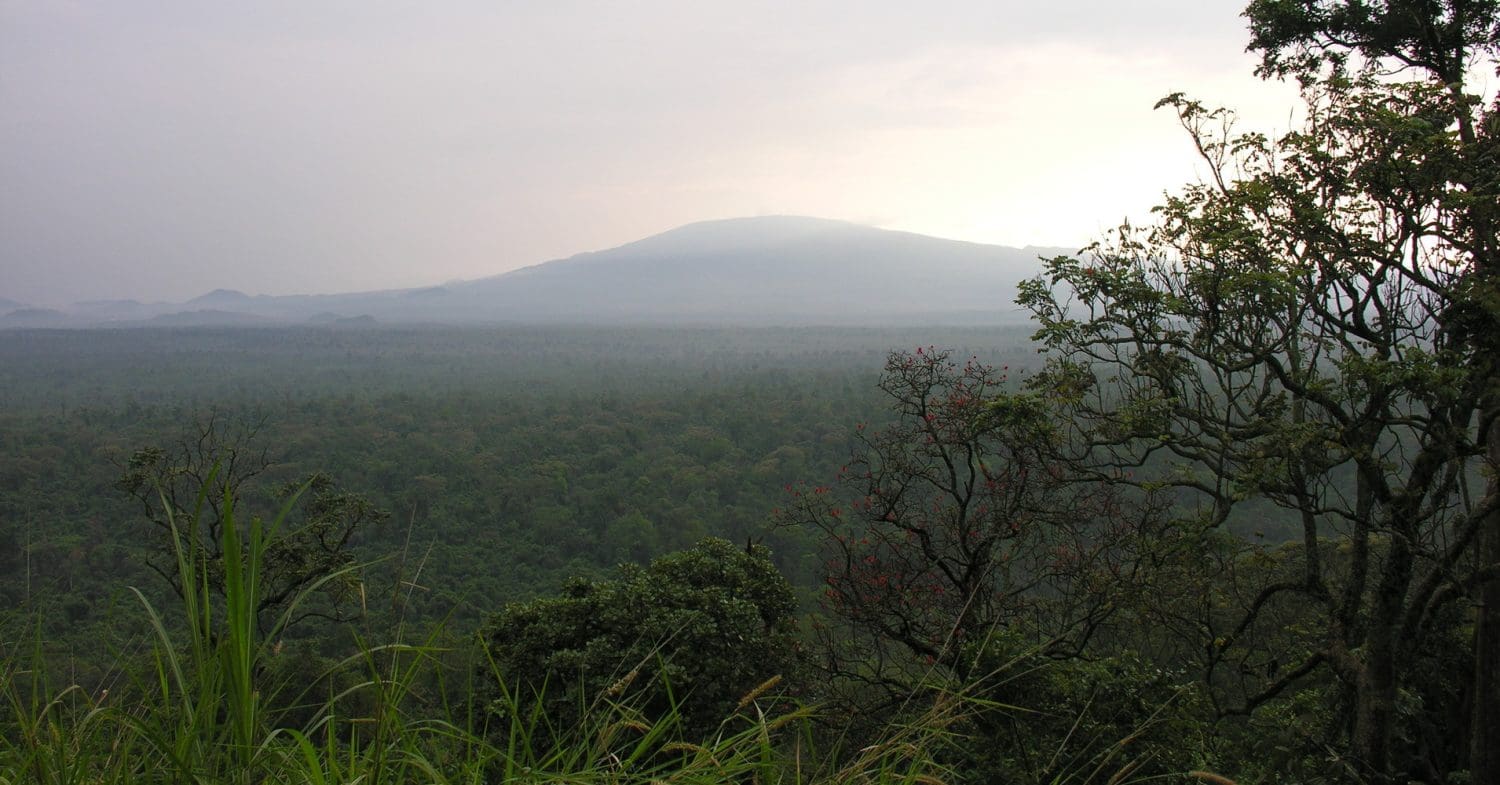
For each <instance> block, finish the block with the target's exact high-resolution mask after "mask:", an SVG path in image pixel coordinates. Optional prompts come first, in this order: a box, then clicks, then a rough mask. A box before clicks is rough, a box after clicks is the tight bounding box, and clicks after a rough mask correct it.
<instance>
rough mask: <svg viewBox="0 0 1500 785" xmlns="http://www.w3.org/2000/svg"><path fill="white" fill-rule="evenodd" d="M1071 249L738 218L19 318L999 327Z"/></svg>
mask: <svg viewBox="0 0 1500 785" xmlns="http://www.w3.org/2000/svg"><path fill="white" fill-rule="evenodd" d="M1061 252H1062V251H1061V250H1060V249H1041V248H1024V249H1017V248H1004V247H1000V246H993V245H982V244H978V243H968V242H960V241H957V240H943V239H939V238H935V237H927V236H923V235H918V234H911V233H908V232H894V231H888V230H884V229H874V228H870V227H867V226H860V225H857V224H852V223H845V222H843V221H830V220H824V219H819V218H803V217H796V216H771V217H761V218H736V219H729V220H722V221H705V222H702V223H695V224H689V225H687V226H683V227H680V228H677V229H673V230H671V231H668V232H664V233H662V234H658V235H655V236H652V237H647V238H645V239H643V240H638V241H636V242H633V243H629V244H626V245H622V246H620V247H618V248H612V249H609V250H605V251H597V252H593V253H583V254H578V255H577V256H572V257H569V258H567V259H559V260H555V261H551V262H546V263H543V264H538V265H534V266H531V267H526V268H523V269H520V270H515V271H512V272H508V273H504V274H501V275H496V276H493V277H489V278H482V279H479V280H473V281H456V282H448V283H445V284H442V285H440V286H430V287H423V288H417V289H405V290H392V291H379V292H360V293H350V294H330V295H291V296H280V297H275V296H267V295H256V296H251V295H247V294H245V293H243V292H238V291H234V290H229V289H217V290H215V291H212V292H209V293H208V294H205V295H202V296H200V297H196V298H194V299H192V300H189V301H187V302H186V303H179V304H168V303H152V304H149V305H148V304H142V303H137V302H134V301H116V302H99V303H80V304H77V305H75V306H74V307H73V308H72V309H70V310H69V311H68V312H67V314H66V316H65V317H58V316H56V315H50V314H49V315H48V316H46V317H41V318H37V317H36V316H33V317H30V318H24V319H20V320H15V321H25V322H28V323H34V322H35V321H47V322H49V323H56V322H57V321H59V320H60V319H63V320H65V321H67V323H68V324H69V325H72V326H87V325H89V324H112V325H116V326H127V325H130V324H136V325H157V326H160V325H164V324H170V325H183V326H187V325H202V324H216V325H231V324H261V323H277V322H281V323H304V324H305V323H309V322H312V323H331V322H332V321H333V320H334V319H338V318H339V317H341V316H342V315H344V314H361V315H362V317H361V318H360V321H361V322H365V321H366V318H367V319H368V320H369V321H378V322H379V323H391V322H408V323H410V322H442V323H464V322H468V323H477V322H490V323H494V322H533V323H548V322H550V323H559V322H582V323H627V322H628V323H637V324H642V323H662V324H764V325H770V324H784V325H810V324H846V325H872V326H874V325H887V324H913V323H932V324H994V323H1005V322H1015V321H1020V320H1021V319H1022V315H1021V314H1020V313H1019V312H1018V310H1017V309H1016V306H1015V305H1014V299H1015V293H1016V283H1017V282H1018V281H1020V280H1021V279H1023V278H1026V277H1029V276H1032V275H1036V274H1037V272H1039V271H1040V269H1041V265H1040V262H1039V261H1038V258H1039V257H1042V256H1050V255H1056V254H1058V253H1061ZM37 316H39V315H37ZM14 323H15V322H14V321H13V322H12V324H14Z"/></svg>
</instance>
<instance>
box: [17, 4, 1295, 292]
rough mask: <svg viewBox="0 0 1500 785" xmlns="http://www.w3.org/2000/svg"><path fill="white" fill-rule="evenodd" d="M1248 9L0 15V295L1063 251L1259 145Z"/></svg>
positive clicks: (64, 7)
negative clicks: (559, 261) (1206, 151)
mask: <svg viewBox="0 0 1500 785" xmlns="http://www.w3.org/2000/svg"><path fill="white" fill-rule="evenodd" d="M1243 5H1244V2H1243V0H1239V1H1238V2H1233V1H1227V0H1171V1H1168V0H1128V1H1127V0H1057V1H1056V2H1051V3H1038V2H1008V1H1006V0H982V1H976V2H925V3H914V2H911V0H901V2H886V0H863V2H858V3H855V2H822V1H821V0H795V1H794V2H793V1H789V2H740V3H735V4H730V3H727V2H715V1H714V0H694V1H691V2H689V1H686V0H684V1H683V2H657V1H656V0H632V2H619V0H614V1H613V2H577V1H574V0H546V1H545V2H543V1H541V0H536V1H535V2H517V1H516V0H482V1H476V2H436V1H433V2H415V1H414V0H413V1H412V2H403V3H387V2H371V0H349V1H348V2H321V1H319V0H288V1H287V2H267V1H266V0H256V1H255V2H237V3H230V2H194V1H192V0H183V1H182V2H152V1H151V0H136V1H132V2H120V0H99V1H98V2H70V1H69V0H40V1H38V2H28V0H0V297H8V298H10V299H15V300H21V301H24V302H32V303H43V304H57V303H64V302H69V301H73V300H83V299H101V298H138V299H147V300H151V299H172V300H177V299H185V298H187V297H191V296H194V295H197V294H201V293H203V292H205V291H207V290H209V289H212V288H217V287H226V288H235V289H241V290H244V291H247V292H250V293H252V294H254V293H268V294H284V293H292V292H331V291H349V290H363V289H378V288H391V287H403V286H417V285H425V284H432V283H439V282H442V281H445V280H451V279H455V278H476V277H482V276H485V275H492V274H495V273H499V272H503V271H505V270H508V269H512V268H515V267H519V266H523V265H526V264H533V263H536V262H539V261H544V260H547V259H551V258H556V257H561V256H567V255H570V254H573V253H576V252H579V251H585V250H594V249H599V248H605V247H610V246H614V245H618V244H621V243H624V242H628V241H631V240H634V239H638V238H640V237H644V236H646V235H649V234H653V233H656V232H659V231H663V230H666V229H669V228H672V227H674V226H678V225H681V224H684V223H689V222H692V221H698V220H704V219H711V218H725V217H732V216H742V215H758V214H779V213H791V214H804V215H816V216H823V217H829V218H843V219H847V220H852V221H858V222H861V223H867V224H871V225H876V226H883V227H889V228H895V229H905V230H910V231H917V232H923V233H927V234H935V235H939V236H943V237H953V238H960V239H968V240H976V241H981V242H995V243H1002V244H1007V245H1028V244H1031V245H1062V246H1079V245H1082V244H1084V243H1086V242H1088V241H1089V240H1090V239H1092V238H1094V237H1095V236H1097V235H1098V234H1099V233H1100V232H1101V231H1102V230H1104V229H1106V228H1108V227H1110V226H1113V225H1115V224H1116V223H1118V222H1119V220H1120V219H1121V218H1124V217H1126V216H1137V217H1140V216H1143V215H1144V214H1145V212H1146V210H1147V209H1148V208H1149V206H1150V205H1152V204H1154V203H1155V202H1156V201H1157V200H1158V198H1159V197H1160V195H1161V193H1162V191H1163V190H1164V189H1167V188H1169V187H1173V186H1174V185H1176V184H1180V183H1181V182H1183V181H1184V180H1187V179H1190V178H1192V177H1193V176H1194V171H1195V167H1194V164H1193V161H1192V158H1191V155H1190V154H1189V149H1188V147H1187V145H1186V144H1185V139H1184V137H1183V135H1182V133H1181V132H1180V131H1179V130H1178V129H1177V128H1176V125H1175V121H1174V119H1173V117H1172V116H1171V115H1169V114H1168V113H1166V112H1153V111H1152V109H1151V107H1152V104H1153V103H1154V102H1155V101H1156V99H1157V98H1159V97H1161V96H1162V95H1164V94H1166V93H1168V92H1172V91H1178V90H1182V91H1187V92H1189V93H1191V94H1193V95H1196V96H1199V97H1202V98H1204V99H1207V100H1211V101H1213V102H1215V103H1223V104H1227V105H1232V106H1236V107H1238V108H1240V109H1241V110H1242V111H1243V113H1244V115H1245V116H1246V118H1247V121H1248V122H1250V123H1252V124H1253V125H1254V127H1258V128H1264V129H1266V130H1276V129H1278V128H1285V127H1286V125H1287V116H1288V114H1287V113H1288V111H1289V108H1290V107H1291V106H1292V103H1293V101H1292V92H1291V90H1290V89H1288V88H1286V87H1284V86H1276V85H1266V84H1264V83H1261V82H1260V81H1258V80H1256V79H1255V78H1254V77H1253V76H1252V75H1251V73H1250V71H1251V68H1252V63H1253V61H1252V59H1251V58H1250V56H1248V55H1246V54H1245V53H1244V51H1243V50H1244V45H1245V41H1246V34H1245V31H1244V22H1243V20H1242V19H1240V18H1239V16H1238V14H1239V12H1240V10H1241V8H1242V7H1243Z"/></svg>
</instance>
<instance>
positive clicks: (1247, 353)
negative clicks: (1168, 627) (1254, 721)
mask: <svg viewBox="0 0 1500 785" xmlns="http://www.w3.org/2000/svg"><path fill="white" fill-rule="evenodd" d="M1496 5H1497V4H1496V3H1494V2H1466V1H1465V0H1449V1H1448V2H1395V1H1394V0H1392V1H1391V2H1384V3H1364V2H1312V1H1311V0H1260V1H1258V2H1254V3H1252V4H1251V5H1250V7H1249V9H1248V11H1247V16H1248V17H1249V19H1250V21H1251V29H1252V35H1253V39H1252V48H1253V49H1255V50H1257V51H1259V52H1261V53H1262V54H1263V55H1264V60H1263V66H1262V72H1263V73H1264V74H1267V75H1274V76H1286V75H1292V76H1296V77H1297V78H1298V79H1299V80H1300V82H1301V84H1302V86H1303V98H1304V113H1305V115H1306V116H1305V118H1304V119H1303V120H1302V122H1301V127H1300V128H1298V129H1297V130H1294V131H1292V132H1290V133H1287V134H1285V135H1284V136H1282V137H1280V138H1277V139H1274V140H1273V139H1269V138H1267V137H1265V136H1263V135H1257V134H1238V133H1236V132H1235V130H1234V129H1233V126H1232V116H1231V115H1230V114H1229V113H1228V112H1225V111H1223V110H1210V109H1207V108H1206V107H1204V106H1203V105H1202V104H1200V103H1197V102H1195V101H1191V100H1188V99H1187V98H1185V97H1182V96H1171V97H1169V98H1167V99H1165V100H1164V101H1163V102H1162V104H1161V105H1162V106H1167V107H1170V108H1171V109H1173V110H1174V111H1175V112H1176V113H1177V114H1178V117H1179V118H1180V119H1181V121H1182V124H1183V126H1184V128H1185V129H1186V130H1187V132H1188V134H1189V136H1190V138H1191V139H1192V142H1193V143H1194V145H1195V146H1196V147H1197V149H1198V150H1199V151H1200V153H1201V154H1202V157H1203V160H1204V161H1205V163H1206V165H1207V169H1208V172H1209V177H1208V178H1207V179H1206V181H1205V182H1202V183H1199V184H1195V185H1189V186H1188V187H1187V188H1186V189H1185V190H1184V191H1183V192H1182V193H1181V194H1180V195H1177V196H1173V197H1170V198H1168V200H1167V201H1166V203H1165V204H1164V205H1162V206H1161V207H1160V208H1158V211H1157V221H1156V223H1155V224H1154V225H1152V226H1149V227H1144V228H1138V227H1132V226H1129V225H1126V226H1124V227H1122V228H1121V229H1120V230H1119V231H1118V232H1116V233H1115V234H1114V235H1113V236H1112V237H1110V238H1108V239H1107V240H1105V241H1102V242H1100V243H1099V244H1096V245H1095V246H1093V247H1091V248H1090V249H1087V252H1086V254H1085V255H1084V256H1083V258H1082V259H1080V258H1074V257H1061V258H1057V259H1053V260H1051V261H1050V262H1049V263H1048V272H1047V275H1046V276H1045V278H1041V279H1037V280H1034V281H1031V282H1029V283H1028V284H1026V285H1025V286H1024V287H1023V291H1022V296H1021V302H1022V303H1023V305H1025V306H1026V307H1028V308H1029V309H1030V310H1031V311H1032V313H1033V316H1034V317H1035V319H1036V320H1037V322H1038V324H1039V331H1038V333H1037V337H1038V339H1039V340H1040V341H1041V342H1042V344H1043V346H1044V347H1045V349H1046V351H1048V352H1049V353H1050V357H1049V359H1048V362H1047V365H1046V368H1045V370H1044V371H1043V372H1041V373H1039V374H1038V375H1037V376H1036V377H1034V379H1033V380H1032V382H1031V388H1030V389H1031V390H1032V391H1033V392H1035V393H1037V394H1039V395H1047V396H1049V398H1050V399H1051V400H1054V401H1057V402H1059V403H1060V404H1062V405H1063V406H1064V407H1065V409H1066V411H1068V412H1069V414H1070V415H1071V417H1070V419H1071V422H1072V423H1073V424H1074V425H1073V427H1072V428H1071V432H1070V434H1069V436H1068V438H1067V439H1066V440H1065V443H1066V444H1068V445H1069V446H1070V452H1071V455H1070V458H1069V461H1068V463H1069V466H1070V467H1071V469H1072V470H1073V471H1079V472H1082V473H1084V474H1089V473H1092V474H1093V475H1094V476H1096V477H1098V478H1100V479H1101V480H1103V479H1110V480H1112V481H1118V478H1119V477H1120V476H1121V474H1122V472H1125V471H1129V472H1132V478H1133V479H1131V480H1129V481H1130V482H1134V483H1136V484H1139V485H1140V486H1142V487H1147V488H1153V489H1163V488H1167V489H1171V490H1172V492H1173V493H1175V494H1177V496H1178V498H1179V501H1180V513H1179V514H1178V515H1177V519H1176V525H1175V530H1176V533H1177V537H1178V539H1179V540H1180V542H1181V543H1182V544H1183V547H1184V549H1185V553H1184V555H1185V556H1188V557H1191V556H1192V555H1193V554H1192V551H1193V550H1195V549H1196V550H1197V551H1198V552H1200V553H1201V551H1202V549H1204V548H1206V547H1212V548H1213V549H1215V552H1217V553H1220V554H1223V555H1221V556H1220V557H1217V558H1220V559H1221V563H1223V564H1228V565H1244V564H1247V563H1249V562H1247V559H1248V558H1250V557H1261V558H1263V557H1265V556H1266V555H1267V554H1268V551H1269V548H1268V547H1266V546H1260V545H1257V544H1254V543H1252V542H1250V541H1247V540H1244V539H1240V538H1237V537H1224V536H1222V534H1221V532H1223V531H1224V530H1225V529H1226V528H1228V527H1230V526H1231V525H1232V524H1233V523H1234V522H1235V521H1236V520H1237V519H1241V518H1243V517H1244V516H1245V515H1247V514H1254V515H1261V516H1263V515H1265V514H1266V512H1267V510H1268V509H1279V510H1281V511H1282V513H1281V514H1282V515H1283V516H1284V517H1285V518H1286V519H1287V520H1289V521H1291V522H1292V523H1293V524H1294V525H1295V527H1296V530H1297V542H1298V548H1297V553H1296V555H1295V558H1293V559H1289V560H1286V563H1288V564H1291V565H1293V566H1294V568H1295V569H1293V570H1292V571H1290V572H1287V571H1278V570H1259V571H1253V570H1246V569H1240V570H1239V571H1238V572H1236V573H1235V577H1234V579H1233V580H1230V579H1229V578H1228V576H1218V578H1217V579H1216V580H1217V586H1218V590H1219V595H1218V600H1217V602H1215V603H1213V604H1205V605H1204V606H1202V607H1201V608H1200V615H1199V617H1198V618H1196V619H1195V620H1193V622H1192V623H1191V624H1188V625H1185V626H1184V629H1185V630H1188V631H1190V633H1191V635H1192V636H1194V637H1195V638H1196V640H1192V641H1189V642H1185V643H1186V645H1185V647H1184V650H1185V651H1193V652H1196V653H1197V654H1196V657H1197V659H1198V660H1199V662H1200V665H1201V666H1202V674H1203V679H1204V681H1205V683H1206V684H1208V685H1209V686H1210V687H1212V688H1213V690H1214V694H1215V695H1216V698H1217V700H1218V701H1219V707H1220V712H1221V713H1222V714H1235V713H1248V712H1253V711H1255V710H1256V709H1258V708H1259V707H1262V706H1265V705H1267V704H1268V703H1269V702H1271V701H1274V700H1277V699H1278V698H1281V697H1284V696H1285V695H1287V694H1288V693H1289V691H1290V690H1292V689H1295V688H1296V687H1297V686H1298V685H1303V684H1306V683H1308V680H1310V679H1313V678H1317V677H1319V676H1320V675H1321V674H1328V675H1331V676H1332V677H1333V679H1335V680H1336V684H1337V689H1338V690H1339V691H1340V692H1341V693H1342V695H1343V699H1344V701H1345V703H1344V705H1345V706H1347V711H1345V712H1342V716H1340V717H1338V718H1337V721H1336V727H1335V729H1334V730H1333V731H1332V733H1333V739H1334V740H1335V741H1337V742H1338V743H1339V744H1340V746H1342V747H1343V749H1345V750H1346V751H1347V755H1348V758H1349V760H1350V761H1351V762H1352V764H1353V765H1355V766H1357V767H1358V768H1359V769H1360V771H1361V773H1362V774H1364V775H1366V776H1368V777H1370V778H1372V779H1374V780H1377V781H1386V780H1388V779H1390V778H1392V777H1393V776H1394V775H1395V774H1396V773H1397V772H1398V770H1400V769H1413V768H1415V769H1417V770H1416V771H1414V772H1413V774H1414V775H1415V776H1424V777H1425V776H1430V775H1431V772H1430V771H1423V770H1421V769H1422V768H1424V767H1425V768H1427V769H1438V770H1440V771H1442V770H1450V769H1454V768H1462V763H1461V762H1460V761H1455V760H1452V759H1446V758H1443V756H1442V755H1441V754H1440V753H1437V752H1433V751H1430V750H1423V749H1421V748H1420V746H1418V745H1414V744H1406V743H1404V742H1405V741H1406V738H1405V736H1403V735H1398V734H1397V730H1398V725H1399V723H1400V716H1399V712H1398V708H1397V701H1398V696H1399V695H1400V694H1401V693H1402V691H1403V690H1404V689H1405V688H1406V687H1407V686H1408V685H1410V684H1411V682H1412V680H1413V678H1414V676H1415V674H1414V670H1415V669H1416V667H1417V663H1418V656H1419V653H1420V652H1421V651H1422V650H1423V644H1424V641H1429V640H1431V639H1432V636H1433V635H1434V629H1435V627H1439V626H1441V625H1445V624H1450V623H1452V619H1453V616H1454V614H1453V613H1452V612H1451V611H1452V610H1453V609H1454V607H1455V606H1458V605H1461V603H1463V602H1466V601H1480V602H1482V603H1483V606H1482V608H1483V610H1482V612H1481V613H1480V614H1479V617H1478V622H1479V625H1478V626H1479V629H1480V640H1479V643H1478V647H1477V648H1478V650H1479V652H1478V657H1477V662H1476V663H1475V673H1476V679H1475V682H1476V691H1477V695H1476V701H1477V702H1478V703H1480V704H1487V706H1476V707H1475V713H1474V720H1473V722H1472V723H1471V727H1470V728H1469V730H1470V731H1471V733H1472V738H1473V744H1472V748H1473V755H1472V758H1473V763H1472V766H1473V772H1474V776H1475V781H1495V776H1496V775H1497V774H1500V771H1497V770H1496V769H1494V768H1486V767H1493V765H1494V764H1493V763H1492V762H1487V761H1486V760H1484V759H1485V758H1487V757H1488V756H1490V755H1493V754H1494V752H1493V747H1494V745H1493V744H1492V739H1493V734H1494V733H1495V730H1494V726H1493V725H1492V723H1493V718H1492V717H1490V716H1489V715H1488V713H1489V712H1493V711H1496V709H1495V707H1496V706H1500V700H1496V699H1487V698H1486V696H1487V695H1492V694H1493V692H1492V691H1493V690H1494V689H1495V687H1494V685H1493V678H1494V673H1495V665H1493V664H1489V665H1487V664H1486V662H1487V659H1486V658H1489V657H1493V656H1494V655H1493V653H1492V652H1490V651H1489V650H1488V648H1487V647H1490V646H1493V645H1494V644H1492V643H1487V642H1486V639H1485V637H1484V636H1485V635H1486V634H1487V633H1486V630H1487V629H1490V627H1489V625H1491V624H1493V623H1494V619H1493V613H1495V612H1500V596H1494V592H1495V586H1496V583H1495V576H1496V574H1497V571H1500V554H1497V553H1496V550H1495V548H1496V547H1497V545H1496V541H1497V538H1500V528H1497V523H1500V517H1497V516H1500V493H1497V487H1496V485H1495V470H1496V468H1497V466H1500V461H1497V458H1500V430H1497V429H1500V422H1497V419H1496V413H1497V410H1500V388H1497V374H1496V365H1495V364H1496V362H1497V361H1500V345H1497V342H1500V323H1497V322H1500V308H1497V305H1500V297H1497V291H1500V290H1497V288H1496V286H1495V278H1494V276H1495V269H1496V268H1495V263H1496V255H1495V254H1496V237H1495V227H1496V222H1495V215H1496V210H1497V205H1500V187H1497V183H1500V151H1497V145H1496V135H1497V134H1496V132H1497V124H1500V112H1497V107H1496V106H1495V105H1494V104H1493V103H1491V104H1490V105H1489V106H1486V105H1485V103H1484V100H1485V99H1483V98H1481V97H1479V96H1475V95H1472V94H1470V92H1469V89H1468V87H1467V82H1466V79H1465V77H1466V74H1467V73H1468V72H1469V69H1470V67H1471V66H1473V64H1474V62H1475V61H1476V60H1479V61H1481V62H1483V63H1484V64H1485V65H1487V66H1494V65H1495V64H1496V60H1495V58H1496V55H1497V53H1500V52H1497V39H1496V34H1497V31H1500V19H1497V12H1496ZM1491 100H1492V101H1493V99H1491ZM1486 477H1487V479H1483V478H1486ZM1486 482H1487V483H1488V488H1487V490H1483V491H1481V490H1480V489H1479V487H1478V486H1481V485H1484V484H1485V483H1486ZM1252 510H1253V513H1252V512H1251V511H1252ZM1225 549H1228V552H1227V553H1226V551H1225ZM1200 558H1201V557H1200ZM1309 615H1310V616H1309ZM1294 616H1300V617H1302V618H1300V620H1299V623H1297V624H1292V623H1290V622H1289V619H1291V618H1292V617H1294ZM1310 620H1316V622H1317V624H1316V625H1311V624H1308V623H1307V622H1308V621H1310ZM1491 634H1492V633H1491ZM1268 640H1277V641H1279V642H1280V646H1281V647H1282V648H1283V652H1284V654H1285V655H1286V661H1281V660H1266V659H1264V657H1265V656H1266V652H1265V647H1264V643H1265V642H1266V641H1268ZM1257 642H1258V643H1257ZM1398 742H1401V743H1400V744H1398ZM1481 747H1483V748H1485V749H1484V750H1483V751H1482V750H1481V749H1480V748H1481ZM1393 750H1399V751H1401V752H1403V753H1405V754H1404V755H1402V756H1397V755H1396V754H1395V753H1394V752H1393ZM1413 759H1420V761H1419V762H1413Z"/></svg>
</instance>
